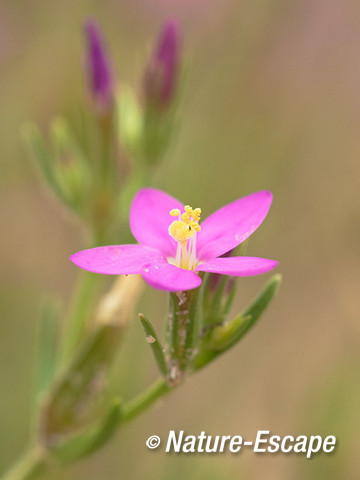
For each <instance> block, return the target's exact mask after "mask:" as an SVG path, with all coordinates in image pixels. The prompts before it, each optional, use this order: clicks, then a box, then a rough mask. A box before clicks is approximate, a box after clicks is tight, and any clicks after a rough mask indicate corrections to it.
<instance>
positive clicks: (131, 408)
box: [120, 379, 172, 424]
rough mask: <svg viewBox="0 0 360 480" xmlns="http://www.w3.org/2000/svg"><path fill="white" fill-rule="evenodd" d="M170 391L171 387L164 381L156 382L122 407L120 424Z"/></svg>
mask: <svg viewBox="0 0 360 480" xmlns="http://www.w3.org/2000/svg"><path fill="white" fill-rule="evenodd" d="M171 390H172V387H171V386H170V385H169V384H168V383H167V382H166V381H165V380H163V379H159V380H157V381H156V382H154V383H153V384H152V385H150V387H149V388H147V389H146V390H145V391H144V392H142V393H140V394H139V395H138V396H137V397H135V398H133V399H132V400H130V401H129V402H127V403H125V404H124V405H123V407H122V412H121V418H120V424H122V423H125V422H128V421H130V420H132V419H133V418H134V417H136V416H137V415H139V414H140V413H142V412H143V411H144V410H146V409H148V408H149V407H150V406H151V405H152V404H153V403H154V402H156V400H158V399H159V398H161V397H162V396H164V395H166V394H167V393H169V392H170V391H171Z"/></svg>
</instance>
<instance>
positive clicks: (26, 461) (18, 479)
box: [2, 448, 47, 480]
mask: <svg viewBox="0 0 360 480" xmlns="http://www.w3.org/2000/svg"><path fill="white" fill-rule="evenodd" d="M46 467H47V455H46V451H44V450H42V449H40V448H34V449H33V450H30V452H29V453H28V454H27V455H26V456H25V457H24V458H22V459H21V460H20V461H19V462H18V463H17V464H16V465H15V467H14V468H12V469H11V470H10V471H9V472H8V473H7V474H5V476H4V477H2V480H33V479H35V478H37V477H38V476H39V475H41V474H42V473H43V472H44V470H45V469H46Z"/></svg>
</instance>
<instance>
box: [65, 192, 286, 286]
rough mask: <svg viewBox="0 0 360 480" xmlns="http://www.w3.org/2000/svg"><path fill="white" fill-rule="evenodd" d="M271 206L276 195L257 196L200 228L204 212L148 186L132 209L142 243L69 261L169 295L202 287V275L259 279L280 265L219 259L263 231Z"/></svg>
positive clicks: (230, 207) (220, 212)
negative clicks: (132, 278) (135, 278)
mask: <svg viewBox="0 0 360 480" xmlns="http://www.w3.org/2000/svg"><path fill="white" fill-rule="evenodd" d="M271 202H272V194H271V192H268V191H262V192H257V193H253V194H251V195H248V196H247V197H243V198H240V199H238V200H236V201H235V202H232V203H230V204H229V205H225V206H224V207H222V208H220V209H219V210H217V211H216V212H215V213H213V214H212V215H210V216H209V217H208V218H207V219H206V220H204V221H203V222H202V224H201V225H200V224H199V220H200V215H201V210H200V209H199V208H195V209H192V208H191V207H190V206H188V205H186V206H185V207H183V205H182V203H181V202H179V200H177V199H175V198H173V197H171V196H170V195H168V194H167V193H165V192H162V191H161V190H156V189H153V188H145V189H142V190H140V191H139V192H138V193H137V195H136V196H135V198H134V200H133V203H132V205H131V209H130V228H131V231H132V234H133V235H134V237H135V238H136V240H137V241H138V242H139V244H131V245H112V246H107V247H96V248H91V249H89V250H82V251H80V252H78V253H75V254H74V255H72V256H71V257H70V259H71V261H72V262H73V263H75V265H77V266H78V267H80V268H83V269H84V270H89V271H90V272H95V273H102V274H108V275H129V274H141V275H142V276H143V278H144V279H145V280H146V282H147V283H148V284H149V285H151V286H152V287H154V288H158V289H160V290H166V291H169V292H177V291H185V290H191V289H193V288H196V287H198V286H199V285H200V284H201V278H200V276H199V275H198V273H199V272H213V273H220V274H224V275H231V276H239V277H247V276H252V275H260V274H262V273H266V272H268V271H269V270H272V269H273V268H275V267H276V266H277V265H278V262H276V261H275V260H268V259H265V258H258V257H221V258H218V257H220V256H221V255H223V254H224V253H226V252H228V251H229V250H231V249H232V248H234V247H236V246H237V245H239V244H240V243H242V242H243V241H244V240H246V239H247V238H248V237H249V236H250V235H251V234H252V233H253V232H254V231H255V230H256V229H257V228H258V227H259V225H260V224H261V223H262V222H263V220H264V218H265V217H266V215H267V213H268V211H269V208H270V205H271ZM184 209H185V212H184V213H181V211H182V210H184ZM174 217H177V218H175V219H174Z"/></svg>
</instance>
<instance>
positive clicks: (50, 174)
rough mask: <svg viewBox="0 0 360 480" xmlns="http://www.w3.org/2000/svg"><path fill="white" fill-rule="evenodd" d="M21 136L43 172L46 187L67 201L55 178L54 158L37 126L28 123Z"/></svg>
mask: <svg viewBox="0 0 360 480" xmlns="http://www.w3.org/2000/svg"><path fill="white" fill-rule="evenodd" d="M22 136H23V138H24V140H25V142H26V144H27V146H28V149H29V152H30V156H31V158H32V159H33V160H34V162H35V164H36V165H37V167H38V168H39V169H40V171H41V173H42V174H43V176H44V178H45V180H46V183H47V184H48V187H49V188H50V189H51V190H52V191H53V192H55V193H56V195H57V196H58V197H59V198H60V199H61V200H62V201H63V202H64V203H66V204H67V203H68V201H67V198H66V196H65V195H64V192H63V191H62V189H61V188H60V185H59V183H58V181H57V178H56V173H55V170H54V159H53V157H52V155H51V154H50V152H49V151H48V149H47V147H46V145H45V142H44V140H43V137H42V135H41V133H40V130H39V129H38V127H37V126H36V125H35V124H33V123H29V124H27V125H25V126H24V127H23V129H22Z"/></svg>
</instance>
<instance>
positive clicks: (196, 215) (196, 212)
mask: <svg viewBox="0 0 360 480" xmlns="http://www.w3.org/2000/svg"><path fill="white" fill-rule="evenodd" d="M200 215H201V208H195V210H194V211H193V214H192V218H193V220H195V222H198V221H199V220H200Z"/></svg>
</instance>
